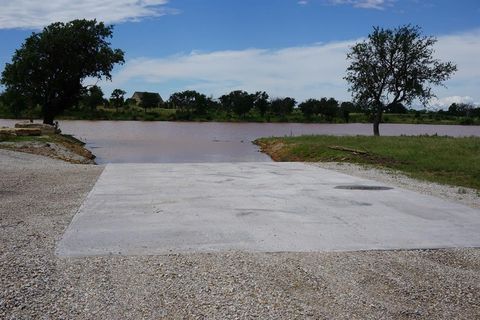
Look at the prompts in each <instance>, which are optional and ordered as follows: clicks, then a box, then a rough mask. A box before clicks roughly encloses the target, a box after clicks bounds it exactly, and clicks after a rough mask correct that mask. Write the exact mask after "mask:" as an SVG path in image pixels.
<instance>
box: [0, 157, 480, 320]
mask: <svg viewBox="0 0 480 320" xmlns="http://www.w3.org/2000/svg"><path fill="white" fill-rule="evenodd" d="M101 171H102V167H99V166H91V165H72V164H67V163H63V162H60V161H56V160H52V159H49V158H43V157H41V156H35V155H30V154H21V153H14V152H9V151H4V150H0V288H1V292H0V318H1V319H157V318H168V319H180V318H187V319H253V318H261V319H282V318H283V319H295V318H298V319H305V318H311V319H388V318H390V319H478V318H480V250H478V249H457V250H421V251H370V252H351V253H348V252H347V253H275V254H268V253H258V254H257V253H245V252H224V253H216V254H185V255H164V256H130V257H94V258H78V259H65V258H57V257H56V256H55V255H54V248H55V243H56V241H58V240H59V239H60V237H61V236H62V234H63V232H64V230H65V228H66V227H67V225H68V224H69V223H70V220H71V219H72V217H73V215H74V214H75V211H76V210H77V209H78V207H79V205H80V204H81V203H82V201H83V199H84V197H85V196H86V194H87V193H88V191H89V190H90V189H91V188H92V186H93V185H94V183H95V181H96V179H97V178H98V176H99V175H100V173H101Z"/></svg>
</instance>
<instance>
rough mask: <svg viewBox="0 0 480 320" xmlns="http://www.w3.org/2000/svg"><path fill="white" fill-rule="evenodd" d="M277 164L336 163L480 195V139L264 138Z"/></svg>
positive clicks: (264, 148) (265, 147)
mask: <svg viewBox="0 0 480 320" xmlns="http://www.w3.org/2000/svg"><path fill="white" fill-rule="evenodd" d="M255 143H256V144H258V145H259V146H260V147H261V148H262V151H264V152H266V153H267V154H269V155H270V156H271V157H272V158H273V159H274V160H275V161H306V162H318V161H323V162H325V161H335V162H351V163H360V164H367V165H373V166H377V167H383V168H389V169H395V170H400V171H402V172H404V173H405V174H407V175H408V176H411V177H413V178H417V179H424V180H428V181H432V182H439V183H443V184H450V185H455V186H462V187H469V188H474V189H477V190H480V165H479V164H480V138H477V137H469V138H451V137H439V136H415V137H414V136H401V137H370V136H355V137H334V136H302V137H285V138H262V139H259V140H256V141H255Z"/></svg>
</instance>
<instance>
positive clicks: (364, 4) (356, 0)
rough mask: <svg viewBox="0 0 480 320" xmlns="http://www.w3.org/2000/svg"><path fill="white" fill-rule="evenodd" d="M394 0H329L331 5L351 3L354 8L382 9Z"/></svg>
mask: <svg viewBox="0 0 480 320" xmlns="http://www.w3.org/2000/svg"><path fill="white" fill-rule="evenodd" d="M394 1H395V0H329V2H330V3H331V4H333V5H351V6H353V7H355V8H362V9H377V10H383V9H385V7H387V6H390V5H392V3H393V2H394Z"/></svg>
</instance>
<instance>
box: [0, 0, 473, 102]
mask: <svg viewBox="0 0 480 320" xmlns="http://www.w3.org/2000/svg"><path fill="white" fill-rule="evenodd" d="M0 5H1V7H2V10H1V11H0V39H1V41H0V69H3V66H4V65H5V63H6V62H8V61H9V60H10V58H11V55H12V54H13V52H14V50H15V49H16V48H18V47H19V46H20V45H21V43H22V42H23V40H24V39H25V38H26V37H27V36H28V35H29V34H30V33H31V32H33V31H38V30H40V29H41V27H42V26H44V25H46V24H48V23H51V22H54V21H68V20H71V19H75V18H97V19H99V20H102V21H106V22H108V23H113V24H115V31H114V38H113V39H112V45H113V46H114V47H119V48H121V49H123V50H124V51H125V52H126V60H127V62H126V64H125V65H123V66H119V67H117V68H116V69H115V72H114V78H113V82H104V81H102V82H100V85H101V86H102V87H103V89H104V91H105V93H106V94H107V95H109V94H110V92H111V91H112V90H113V89H114V88H117V87H118V88H122V89H125V90H126V91H127V92H128V93H129V94H131V93H133V91H135V90H151V91H157V92H160V93H161V94H162V96H164V97H165V98H168V96H169V95H170V94H171V93H173V92H175V91H179V90H185V89H196V90H199V91H201V92H204V93H206V94H208V95H210V94H211V95H213V96H218V95H220V94H223V93H226V92H228V91H230V90H236V89H245V90H249V91H256V90H266V91H267V92H269V93H270V94H271V96H293V97H295V98H297V100H303V99H305V98H309V97H317V98H318V97H323V96H334V97H336V98H338V99H341V100H347V99H349V96H350V95H349V93H348V92H347V84H346V83H345V81H344V80H343V79H342V77H343V75H344V72H345V68H346V62H345V53H346V52H347V51H348V48H349V46H351V45H352V44H354V43H355V42H356V41H359V40H360V39H361V38H362V37H365V36H366V35H367V34H368V33H369V32H370V31H371V30H372V26H374V25H378V26H382V27H394V26H398V25H402V24H407V23H411V24H417V25H419V26H421V27H422V28H423V30H424V32H425V34H428V35H435V36H436V37H438V39H439V42H438V46H437V54H438V57H440V58H442V59H448V60H452V61H454V62H456V63H457V64H458V66H459V72H458V73H457V74H456V75H455V76H454V77H453V79H452V80H451V81H449V82H448V83H447V85H448V89H446V88H439V89H438V90H436V92H437V94H438V98H439V99H438V100H435V101H432V103H433V105H436V106H445V105H448V104H449V103H451V102H454V101H466V102H473V103H480V90H478V88H479V87H480V80H479V79H480V63H479V62H478V57H479V56H480V1H478V0H477V1H474V0H472V1H467V0H465V1H451V0H450V1H447V0H438V1H434V0H425V1H421V0H306V1H299V0H170V1H167V0H143V1H137V0H107V1H98V0H95V1H94V0H85V1H69V0H49V1H48V2H38V1H30V0H0ZM89 81H90V80H89Z"/></svg>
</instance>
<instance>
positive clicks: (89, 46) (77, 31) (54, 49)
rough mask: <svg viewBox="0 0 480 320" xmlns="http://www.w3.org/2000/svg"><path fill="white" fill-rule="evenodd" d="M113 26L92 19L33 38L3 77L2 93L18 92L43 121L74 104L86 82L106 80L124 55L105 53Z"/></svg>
mask: <svg viewBox="0 0 480 320" xmlns="http://www.w3.org/2000/svg"><path fill="white" fill-rule="evenodd" d="M112 30H113V27H112V26H105V25H104V24H103V23H102V22H97V21H96V20H73V21H71V22H67V23H63V22H56V23H53V24H51V25H49V26H47V27H45V28H44V29H43V31H42V32H39V33H33V34H32V35H31V36H30V37H28V38H27V39H26V40H25V42H24V43H23V44H22V46H21V48H20V49H18V50H17V51H16V52H15V54H14V55H13V58H12V62H11V63H7V64H6V66H5V69H4V71H3V72H2V79H1V83H2V84H4V85H5V87H6V89H7V90H13V91H15V92H19V93H21V94H22V95H23V96H24V97H25V98H26V99H28V100H30V101H31V102H32V104H38V105H40V106H41V107H42V114H43V122H44V123H47V124H53V120H54V118H55V116H57V115H58V114H60V113H61V112H63V110H65V109H67V108H70V107H73V106H74V105H76V104H77V103H78V101H79V99H80V97H81V93H82V89H83V85H82V82H83V80H84V79H85V78H87V77H92V78H102V77H106V78H107V79H111V71H112V69H113V66H114V64H116V63H123V62H124V59H123V52H122V51H121V50H120V49H112V48H110V43H109V42H108V41H107V39H108V38H111V37H112Z"/></svg>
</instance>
